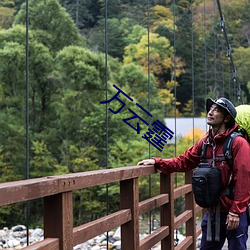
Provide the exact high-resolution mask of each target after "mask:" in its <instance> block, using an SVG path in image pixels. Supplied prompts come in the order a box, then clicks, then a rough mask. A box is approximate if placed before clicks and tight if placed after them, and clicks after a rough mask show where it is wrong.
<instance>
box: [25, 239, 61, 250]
mask: <svg viewBox="0 0 250 250" xmlns="http://www.w3.org/2000/svg"><path fill="white" fill-rule="evenodd" d="M22 249H23V250H59V239H53V238H47V239H44V240H43V241H40V242H37V243H34V244H31V245H29V246H27V247H24V248H22Z"/></svg>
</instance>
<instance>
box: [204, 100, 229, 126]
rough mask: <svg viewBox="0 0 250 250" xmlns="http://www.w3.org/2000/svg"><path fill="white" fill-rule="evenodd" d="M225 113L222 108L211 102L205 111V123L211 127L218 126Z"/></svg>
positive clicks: (222, 120)
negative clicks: (208, 108) (206, 111)
mask: <svg viewBox="0 0 250 250" xmlns="http://www.w3.org/2000/svg"><path fill="white" fill-rule="evenodd" d="M224 118H225V114H224V112H223V109H222V108H221V107H220V106H218V105H216V104H213V105H212V106H211V108H210V110H209V111H208V113H207V124H208V125H210V126H212V127H214V128H215V127H219V126H220V125H221V123H223V122H224Z"/></svg>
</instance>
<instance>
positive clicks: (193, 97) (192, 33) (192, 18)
mask: <svg viewBox="0 0 250 250" xmlns="http://www.w3.org/2000/svg"><path fill="white" fill-rule="evenodd" d="M191 30H192V32H191V39H192V73H191V74H192V75H191V79H192V116H193V144H194V139H195V138H194V135H195V134H194V117H195V107H194V101H195V96H194V94H195V93H194V11H193V0H191Z"/></svg>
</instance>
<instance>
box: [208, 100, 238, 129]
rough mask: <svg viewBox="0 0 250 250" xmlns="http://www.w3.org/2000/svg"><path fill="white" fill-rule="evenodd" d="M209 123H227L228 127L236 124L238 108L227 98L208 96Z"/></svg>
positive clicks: (215, 124) (214, 124) (216, 124)
mask: <svg viewBox="0 0 250 250" xmlns="http://www.w3.org/2000/svg"><path fill="white" fill-rule="evenodd" d="M206 108H207V117H208V122H207V123H208V125H211V126H218V125H220V124H222V123H225V126H226V128H231V127H233V126H234V124H235V117H236V114H237V112H236V109H235V107H234V105H233V104H232V103H231V102H230V101H229V100H228V99H226V98H224V97H221V98H219V99H215V100H213V99H211V98H208V99H207V102H206Z"/></svg>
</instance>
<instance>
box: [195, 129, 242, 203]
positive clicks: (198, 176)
mask: <svg viewBox="0 0 250 250" xmlns="http://www.w3.org/2000/svg"><path fill="white" fill-rule="evenodd" d="M237 136H242V135H241V133H238V132H233V133H231V134H230V135H229V136H228V137H227V138H226V141H225V142H224V145H223V154H224V157H217V158H216V159H214V160H215V161H223V160H226V161H227V163H228V165H229V167H230V169H231V170H232V168H233V157H232V143H233V140H234V139H235V138H236V137H237ZM206 150H207V144H205V143H203V144H202V153H201V162H200V164H199V165H198V168H197V169H196V170H195V171H194V172H193V176H192V187H193V193H194V198H195V202H196V203H197V204H198V205H199V206H200V207H203V208H211V207H215V206H216V205H217V204H218V203H219V199H220V196H221V194H222V192H223V191H225V190H222V188H221V170H220V169H219V168H216V167H214V166H213V164H212V163H208V162H205V161H206V158H205V155H206ZM226 189H227V195H228V196H229V197H230V198H231V199H233V186H232V182H230V183H229V184H228V186H227V188H226Z"/></svg>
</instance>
